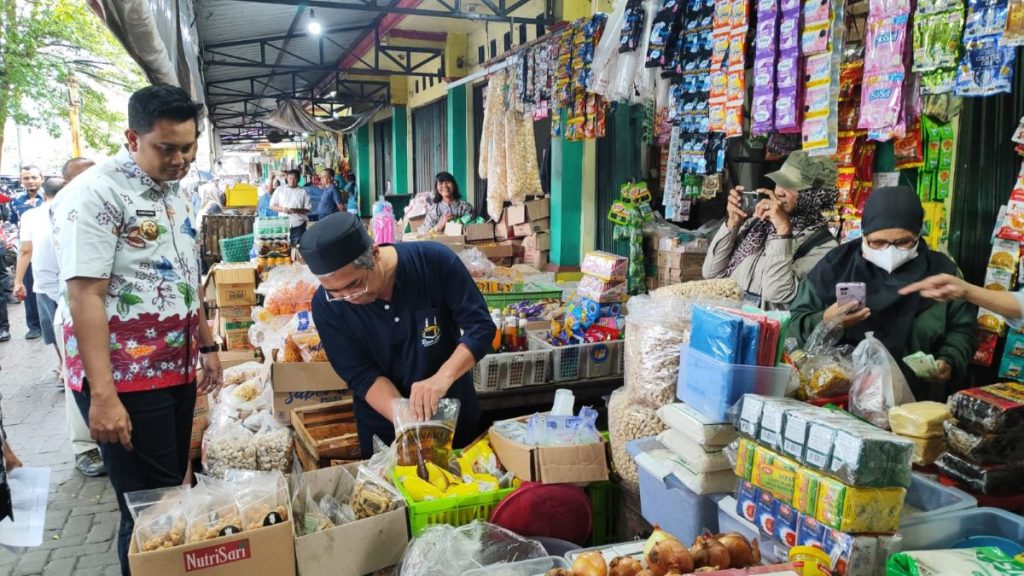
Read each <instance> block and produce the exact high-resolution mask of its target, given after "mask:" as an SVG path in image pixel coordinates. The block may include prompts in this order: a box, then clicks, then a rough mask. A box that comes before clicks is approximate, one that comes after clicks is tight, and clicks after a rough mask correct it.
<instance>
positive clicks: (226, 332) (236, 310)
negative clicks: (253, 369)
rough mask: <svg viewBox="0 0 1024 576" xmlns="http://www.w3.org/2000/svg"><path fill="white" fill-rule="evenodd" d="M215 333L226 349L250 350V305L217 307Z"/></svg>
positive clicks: (251, 321) (251, 322)
mask: <svg viewBox="0 0 1024 576" xmlns="http://www.w3.org/2000/svg"><path fill="white" fill-rule="evenodd" d="M217 324H218V326H217V333H218V334H219V335H220V337H221V340H222V341H223V342H224V346H225V348H227V349H228V350H251V349H252V344H250V343H249V328H251V327H252V325H253V324H255V322H253V320H252V306H226V307H223V308H218V309H217Z"/></svg>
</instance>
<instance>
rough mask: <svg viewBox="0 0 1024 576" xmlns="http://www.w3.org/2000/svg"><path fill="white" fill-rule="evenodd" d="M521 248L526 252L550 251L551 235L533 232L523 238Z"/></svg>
mask: <svg viewBox="0 0 1024 576" xmlns="http://www.w3.org/2000/svg"><path fill="white" fill-rule="evenodd" d="M523 248H526V249H527V250H551V234H548V233H547V232H534V233H533V234H531V235H529V236H527V237H526V238H523Z"/></svg>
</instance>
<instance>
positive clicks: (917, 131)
mask: <svg viewBox="0 0 1024 576" xmlns="http://www.w3.org/2000/svg"><path fill="white" fill-rule="evenodd" d="M893 153H894V154H895V156H896V169H897V170H907V169H909V168H920V167H922V166H924V150H923V146H922V143H921V120H920V119H918V120H917V121H916V122H914V124H912V125H911V126H910V129H909V130H907V135H906V136H904V137H903V138H897V139H896V141H895V142H894V143H893Z"/></svg>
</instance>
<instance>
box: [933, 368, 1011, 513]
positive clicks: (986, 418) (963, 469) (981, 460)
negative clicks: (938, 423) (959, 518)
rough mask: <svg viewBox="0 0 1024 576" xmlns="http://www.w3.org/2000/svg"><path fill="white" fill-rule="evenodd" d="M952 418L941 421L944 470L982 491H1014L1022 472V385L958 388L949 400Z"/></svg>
mask: <svg viewBox="0 0 1024 576" xmlns="http://www.w3.org/2000/svg"><path fill="white" fill-rule="evenodd" d="M948 405H949V411H950V413H952V415H953V418H955V420H947V421H946V422H945V423H944V428H945V437H946V445H947V447H948V449H949V452H947V453H945V454H943V455H942V456H940V457H939V459H938V460H937V461H936V465H937V466H938V467H939V469H940V470H942V472H943V474H945V475H947V476H949V477H950V478H952V479H953V480H956V481H958V482H960V483H962V484H964V485H966V486H967V487H968V488H970V489H972V490H975V491H978V492H981V493H982V494H1000V493H1008V492H1014V491H1017V490H1018V486H1019V485H1020V479H1021V477H1022V476H1024V384H1019V383H1016V382H1006V383H1002V384H993V385H991V386H983V387H980V388H970V389H968V390H961V391H960V392H957V393H956V394H954V395H953V396H951V397H950V399H949V403H948Z"/></svg>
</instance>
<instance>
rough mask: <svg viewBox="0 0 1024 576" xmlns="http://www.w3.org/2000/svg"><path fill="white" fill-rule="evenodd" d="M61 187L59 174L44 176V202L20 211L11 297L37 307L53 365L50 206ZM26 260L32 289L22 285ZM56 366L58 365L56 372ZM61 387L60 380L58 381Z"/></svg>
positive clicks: (55, 279) (56, 285) (56, 280)
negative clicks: (18, 244) (22, 212)
mask: <svg viewBox="0 0 1024 576" xmlns="http://www.w3.org/2000/svg"><path fill="white" fill-rule="evenodd" d="M63 187H64V179H63V178H56V177H54V178H47V179H46V181H45V182H43V197H44V199H45V203H44V204H43V205H41V206H37V207H35V208H31V209H29V210H27V211H26V212H25V213H24V214H22V215H21V226H20V231H19V237H20V239H21V249H20V251H19V253H18V265H17V267H16V269H15V272H14V297H15V298H17V299H18V300H25V299H26V298H35V300H36V304H37V305H38V307H39V324H40V328H41V330H42V333H43V342H44V343H46V345H47V346H53V349H54V351H55V352H56V353H57V366H58V367H59V366H60V365H61V364H62V362H63V361H62V360H61V354H60V348H59V347H58V346H57V338H56V336H55V335H54V332H53V318H54V314H55V313H56V311H57V300H59V299H60V269H59V268H58V267H57V255H56V253H55V252H54V250H53V238H52V230H53V226H52V225H51V224H50V206H49V204H50V203H51V202H53V199H54V198H56V197H57V192H60V189H61V188H63ZM29 264H31V265H32V275H33V277H34V279H35V282H34V285H33V286H32V290H31V291H32V292H34V294H30V293H29V290H28V289H27V288H26V287H25V276H26V273H27V272H28V267H29ZM59 373H60V370H59V368H58V374H59ZM61 387H63V382H61Z"/></svg>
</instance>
